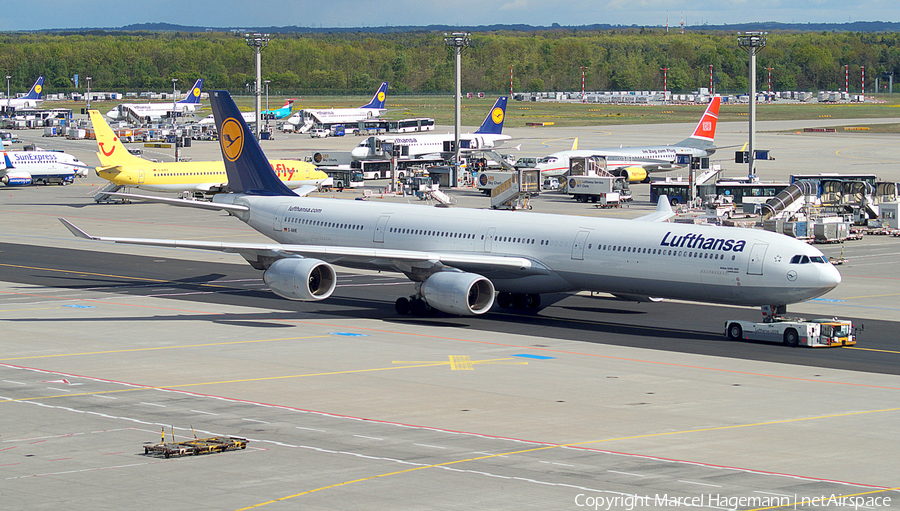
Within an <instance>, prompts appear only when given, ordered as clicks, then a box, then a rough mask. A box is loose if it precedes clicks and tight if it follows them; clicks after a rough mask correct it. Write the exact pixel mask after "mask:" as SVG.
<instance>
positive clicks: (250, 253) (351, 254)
mask: <svg viewBox="0 0 900 511" xmlns="http://www.w3.org/2000/svg"><path fill="white" fill-rule="evenodd" d="M59 221H60V222H62V224H63V225H64V226H66V228H67V229H69V231H70V232H71V233H72V234H74V235H75V236H76V237H78V238H82V239H87V240H92V241H107V242H113V243H123V244H128V245H146V246H154V247H171V248H192V249H197V250H213V251H219V252H226V253H237V254H241V255H242V256H243V257H244V258H245V259H247V260H248V261H256V260H258V259H260V257H268V258H281V257H289V256H302V257H314V258H316V259H321V260H323V261H326V262H328V263H333V264H337V265H341V266H347V267H351V268H352V267H358V268H368V269H373V268H383V269H385V270H394V271H400V272H403V273H419V272H421V273H425V274H431V273H433V272H436V271H440V270H441V269H443V268H445V267H448V266H449V267H453V268H458V269H460V270H463V271H476V272H479V273H481V274H483V275H485V276H488V275H490V276H492V277H495V278H496V277H506V278H509V277H526V276H529V275H546V274H549V273H550V270H549V269H547V268H546V267H544V266H543V265H541V264H540V263H538V262H536V261H533V260H531V259H528V258H525V257H507V256H494V255H484V254H472V253H439V252H422V251H418V250H393V249H380V248H358V247H340V246H330V245H282V244H278V243H235V242H218V241H194V240H166V239H151V238H117V237H105V236H92V235H90V234H88V233H87V232H85V231H83V230H81V229H80V228H79V227H77V226H76V225H75V224H73V223H71V222H69V221H68V220H66V219H64V218H60V219H59ZM489 278H490V277H489Z"/></svg>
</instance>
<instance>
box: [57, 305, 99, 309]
mask: <svg viewBox="0 0 900 511" xmlns="http://www.w3.org/2000/svg"><path fill="white" fill-rule="evenodd" d="M63 307H72V308H73V309H93V308H94V306H93V305H63Z"/></svg>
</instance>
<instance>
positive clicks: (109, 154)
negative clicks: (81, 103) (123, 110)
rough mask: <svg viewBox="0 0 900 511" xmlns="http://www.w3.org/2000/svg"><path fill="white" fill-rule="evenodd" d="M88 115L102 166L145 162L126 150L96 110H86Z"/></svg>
mask: <svg viewBox="0 0 900 511" xmlns="http://www.w3.org/2000/svg"><path fill="white" fill-rule="evenodd" d="M88 115H89V116H90V118H91V124H93V125H94V135H95V136H96V137H97V147H98V148H99V149H100V152H98V153H97V156H98V157H100V164H101V165H102V166H104V167H110V166H117V165H125V164H128V163H141V162H145V160H144V159H142V158H138V157H137V156H134V155H133V154H131V153H129V152H128V149H126V148H125V145H124V144H122V141H121V140H119V137H117V136H116V134H115V133H114V132H113V130H112V128H110V127H109V124H107V123H106V121H105V120H104V119H103V116H102V115H101V114H100V112H99V111H98V110H88Z"/></svg>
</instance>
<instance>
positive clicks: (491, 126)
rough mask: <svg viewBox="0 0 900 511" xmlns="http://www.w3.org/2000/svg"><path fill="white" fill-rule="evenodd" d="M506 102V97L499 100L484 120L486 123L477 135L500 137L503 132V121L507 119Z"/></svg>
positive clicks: (482, 124) (477, 131)
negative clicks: (484, 134) (486, 134)
mask: <svg viewBox="0 0 900 511" xmlns="http://www.w3.org/2000/svg"><path fill="white" fill-rule="evenodd" d="M506 100H507V97H506V96H500V97H499V98H497V101H496V102H495V103H494V106H493V107H491V111H490V112H489V113H488V115H487V117H485V118H484V122H483V123H481V127H480V128H478V130H476V131H475V133H490V134H492V135H499V134H500V133H501V132H502V131H503V120H504V119H506Z"/></svg>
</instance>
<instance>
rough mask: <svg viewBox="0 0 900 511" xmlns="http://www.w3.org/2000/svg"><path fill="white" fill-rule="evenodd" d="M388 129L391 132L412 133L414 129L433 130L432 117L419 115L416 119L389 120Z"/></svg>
mask: <svg viewBox="0 0 900 511" xmlns="http://www.w3.org/2000/svg"><path fill="white" fill-rule="evenodd" d="M388 131H390V132H391V133H412V132H415V131H434V119H431V118H429V117H419V118H416V119H400V120H399V121H390V124H389V128H388Z"/></svg>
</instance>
